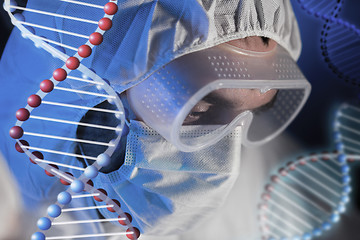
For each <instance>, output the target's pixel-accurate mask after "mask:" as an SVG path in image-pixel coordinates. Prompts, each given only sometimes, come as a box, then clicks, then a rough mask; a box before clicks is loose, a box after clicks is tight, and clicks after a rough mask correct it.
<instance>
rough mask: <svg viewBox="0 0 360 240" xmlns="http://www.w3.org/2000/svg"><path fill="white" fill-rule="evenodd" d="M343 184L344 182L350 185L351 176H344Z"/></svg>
mask: <svg viewBox="0 0 360 240" xmlns="http://www.w3.org/2000/svg"><path fill="white" fill-rule="evenodd" d="M342 182H343V183H344V184H346V183H349V182H350V176H349V175H345V176H343V178H342Z"/></svg>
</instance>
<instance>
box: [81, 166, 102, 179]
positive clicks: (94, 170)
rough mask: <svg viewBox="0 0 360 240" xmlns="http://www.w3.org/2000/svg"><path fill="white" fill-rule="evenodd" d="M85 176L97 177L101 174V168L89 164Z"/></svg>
mask: <svg viewBox="0 0 360 240" xmlns="http://www.w3.org/2000/svg"><path fill="white" fill-rule="evenodd" d="M84 174H85V176H86V177H87V178H90V179H92V178H96V177H97V175H98V174H99V170H98V169H97V168H96V167H94V166H88V167H87V168H86V169H85V172H84Z"/></svg>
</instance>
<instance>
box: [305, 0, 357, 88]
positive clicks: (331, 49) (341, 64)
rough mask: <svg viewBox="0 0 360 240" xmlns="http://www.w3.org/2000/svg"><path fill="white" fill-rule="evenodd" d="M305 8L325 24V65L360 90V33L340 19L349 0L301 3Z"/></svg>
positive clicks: (323, 32)
mask: <svg viewBox="0 0 360 240" xmlns="http://www.w3.org/2000/svg"><path fill="white" fill-rule="evenodd" d="M298 3H299V4H300V6H301V8H302V9H304V10H305V11H306V13H308V14H310V15H311V16H313V17H316V18H318V19H320V20H322V21H324V25H323V28H322V31H321V38H320V43H321V51H322V55H323V59H324V61H325V62H326V63H327V65H328V67H329V68H330V69H331V70H332V72H333V73H334V74H335V75H336V76H337V77H338V78H340V79H342V80H344V81H345V82H347V83H349V84H352V85H354V86H358V87H359V86H360V68H359V67H358V66H359V64H360V58H359V53H360V29H359V28H357V27H356V26H355V25H354V24H351V23H349V22H347V21H345V20H343V19H341V18H340V13H341V9H342V7H343V6H344V4H345V0H298Z"/></svg>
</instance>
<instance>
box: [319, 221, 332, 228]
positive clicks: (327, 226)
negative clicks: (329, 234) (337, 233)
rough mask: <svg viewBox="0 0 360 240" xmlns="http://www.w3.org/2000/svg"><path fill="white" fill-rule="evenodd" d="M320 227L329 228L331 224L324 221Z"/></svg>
mask: <svg viewBox="0 0 360 240" xmlns="http://www.w3.org/2000/svg"><path fill="white" fill-rule="evenodd" d="M321 227H322V229H323V230H329V229H330V228H331V224H330V223H328V222H324V223H323V224H322V226H321Z"/></svg>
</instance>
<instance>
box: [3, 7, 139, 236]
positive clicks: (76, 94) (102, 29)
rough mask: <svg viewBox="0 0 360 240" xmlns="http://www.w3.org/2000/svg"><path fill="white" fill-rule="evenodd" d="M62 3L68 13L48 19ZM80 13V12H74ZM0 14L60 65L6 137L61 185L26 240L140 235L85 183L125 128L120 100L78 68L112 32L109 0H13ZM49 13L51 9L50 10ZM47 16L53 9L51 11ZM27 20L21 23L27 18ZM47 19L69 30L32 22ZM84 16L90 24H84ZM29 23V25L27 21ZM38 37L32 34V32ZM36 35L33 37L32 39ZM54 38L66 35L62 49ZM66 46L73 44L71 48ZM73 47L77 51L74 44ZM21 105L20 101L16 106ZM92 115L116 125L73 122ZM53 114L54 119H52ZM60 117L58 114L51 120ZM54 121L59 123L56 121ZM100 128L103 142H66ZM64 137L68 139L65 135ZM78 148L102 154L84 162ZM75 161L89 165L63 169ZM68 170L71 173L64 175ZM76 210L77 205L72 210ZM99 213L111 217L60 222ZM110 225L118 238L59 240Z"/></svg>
mask: <svg viewBox="0 0 360 240" xmlns="http://www.w3.org/2000/svg"><path fill="white" fill-rule="evenodd" d="M62 3H67V4H68V6H70V7H71V8H72V9H73V11H72V13H73V15H71V14H70V15H64V14H59V13H56V11H55V10H56V8H57V7H58V6H61V4H62ZM80 7H81V11H78V10H77V8H80ZM4 8H5V10H6V11H7V12H8V13H9V15H10V18H11V21H12V23H13V24H14V25H15V26H16V27H17V28H18V29H19V30H20V31H21V33H22V36H23V37H24V38H28V39H30V40H31V41H33V42H34V44H35V46H37V47H39V48H43V49H45V50H46V51H48V52H49V53H51V54H52V55H53V57H55V58H58V59H60V60H61V61H62V65H59V66H58V68H56V69H54V71H53V72H52V73H49V78H48V79H45V80H43V81H41V83H40V82H39V83H40V90H38V92H36V93H35V94H32V95H30V96H29V98H28V100H27V104H26V106H25V107H23V108H20V109H19V110H18V111H17V112H16V118H17V121H16V123H15V126H14V127H12V128H11V129H10V136H11V137H12V138H14V139H16V145H15V148H16V150H17V151H18V152H21V153H25V154H26V155H27V156H28V157H29V158H30V161H31V162H32V163H34V164H36V165H37V166H39V167H41V168H43V169H44V170H45V173H46V174H47V175H48V176H50V177H54V176H55V177H57V178H59V180H60V181H61V183H62V184H64V185H66V186H68V185H69V186H68V187H67V189H66V191H63V192H60V193H59V194H58V196H57V202H55V203H54V204H52V205H50V206H49V208H48V211H47V216H45V217H42V218H40V219H39V220H38V222H37V226H38V228H39V231H38V232H35V233H34V234H33V235H32V236H31V239H32V240H44V239H48V240H50V239H53V240H55V239H80V238H87V239H88V238H90V239H97V238H99V237H110V236H119V237H121V239H122V237H123V239H131V240H133V239H138V238H139V236H140V231H139V230H138V229H137V228H135V227H134V226H133V225H132V224H131V221H132V217H131V215H130V214H129V213H126V212H124V211H123V210H122V208H121V203H120V202H121V199H111V198H109V197H108V196H107V192H106V190H105V189H96V188H94V186H93V182H92V180H91V179H94V178H96V177H97V176H98V173H99V170H100V169H101V168H102V167H105V166H107V165H109V163H110V157H111V156H112V155H113V154H114V151H115V149H116V147H117V146H118V144H119V142H120V138H121V133H122V130H123V128H124V124H125V121H126V120H125V114H124V109H123V105H122V102H121V100H120V98H119V96H118V95H117V94H116V93H115V92H114V90H113V89H112V88H111V87H110V86H109V85H108V83H107V82H106V81H104V80H103V79H102V78H101V77H99V76H98V75H97V74H96V73H95V72H94V71H92V70H90V69H89V68H87V67H86V66H85V65H84V64H83V63H84V60H85V59H86V58H88V57H89V56H90V55H91V54H92V50H93V48H94V47H96V46H97V45H100V44H101V43H102V41H103V35H104V34H106V31H107V30H109V29H110V28H111V26H112V19H113V16H114V15H115V14H116V12H117V10H118V1H117V0H110V1H108V0H97V1H92V0H86V1H85V0H51V2H49V5H46V6H36V8H34V7H31V6H20V5H18V4H17V3H16V2H15V1H13V0H5V1H4ZM54 9H55V10H54ZM84 9H86V10H85V11H89V13H90V14H86V17H85V16H82V15H81V13H84ZM52 10H54V11H52ZM28 16H30V17H29V18H28V19H31V21H30V20H28V19H27V17H28ZM32 16H48V17H53V18H54V19H56V20H60V22H61V21H63V22H64V21H70V22H71V23H73V24H74V25H75V26H76V27H72V28H69V29H65V27H64V29H58V28H54V27H52V26H49V25H47V21H41V20H39V21H38V22H37V21H36V17H35V18H34V17H32ZM89 18H92V19H89ZM34 19H35V20H34ZM37 33H39V34H37ZM40 33H41V35H40ZM57 34H58V35H64V36H65V35H66V36H68V37H69V38H70V40H71V41H68V42H67V43H63V42H61V41H59V39H58V38H56V37H53V36H57ZM72 43H74V44H72ZM78 43H81V44H79V45H75V44H78ZM93 99H95V100H96V103H101V102H107V103H110V104H108V105H110V106H111V107H106V108H101V107H97V106H102V105H101V104H100V105H97V106H96V107H92V106H94V105H92V106H90V107H89V106H88V105H89V104H91V103H89V101H90V102H91V101H92V100H93ZM24 105H25V103H24ZM86 111H89V112H92V111H94V112H98V113H100V114H102V115H103V116H104V117H106V115H113V116H116V119H117V123H116V124H113V123H111V124H110V125H100V124H97V123H92V122H79V121H75V119H78V118H79V116H78V115H79V112H86ZM55 113H56V117H54V114H55ZM59 113H61V114H59ZM59 116H61V117H59ZM74 125H75V126H81V127H83V128H93V129H101V130H103V131H105V132H106V131H108V132H107V133H106V134H107V135H109V136H112V137H113V139H111V140H110V141H109V142H98V141H96V140H94V139H90V140H89V139H81V138H77V137H76V136H72V135H71V134H70V132H69V131H67V129H68V128H69V126H74ZM69 134H70V135H69ZM78 143H83V144H90V145H96V146H102V148H103V151H102V153H100V154H98V155H97V156H86V155H83V154H81V153H80V154H78V153H77V152H75V151H74V149H75V146H76V145H77V144H78ZM76 158H81V159H86V160H90V161H91V162H93V164H92V165H89V166H87V167H83V166H80V165H81V164H79V165H74V164H69V163H74V162H78V161H74V159H76ZM69 170H71V172H70V171H69ZM90 198H94V200H96V201H97V202H98V203H99V204H97V205H94V206H88V205H83V206H80V207H76V208H71V207H69V204H70V203H74V202H76V201H79V204H81V203H82V202H86V201H80V200H84V199H90ZM79 204H77V205H79ZM100 208H106V209H107V210H108V211H110V212H112V213H113V214H114V218H111V219H101V218H100V217H99V218H98V219H97V218H95V219H81V220H78V221H70V222H66V221H65V222H64V221H61V217H62V216H63V215H65V214H67V213H69V212H78V211H96V210H97V209H100ZM98 222H116V223H118V224H117V225H119V231H118V232H110V233H109V232H104V233H99V234H79V235H72V236H68V235H66V232H67V231H66V228H67V227H68V226H69V225H72V226H76V225H78V224H86V223H98ZM55 227H58V228H64V229H63V230H62V232H63V233H64V234H63V235H61V236H54V235H52V232H51V230H52V229H54V228H55Z"/></svg>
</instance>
